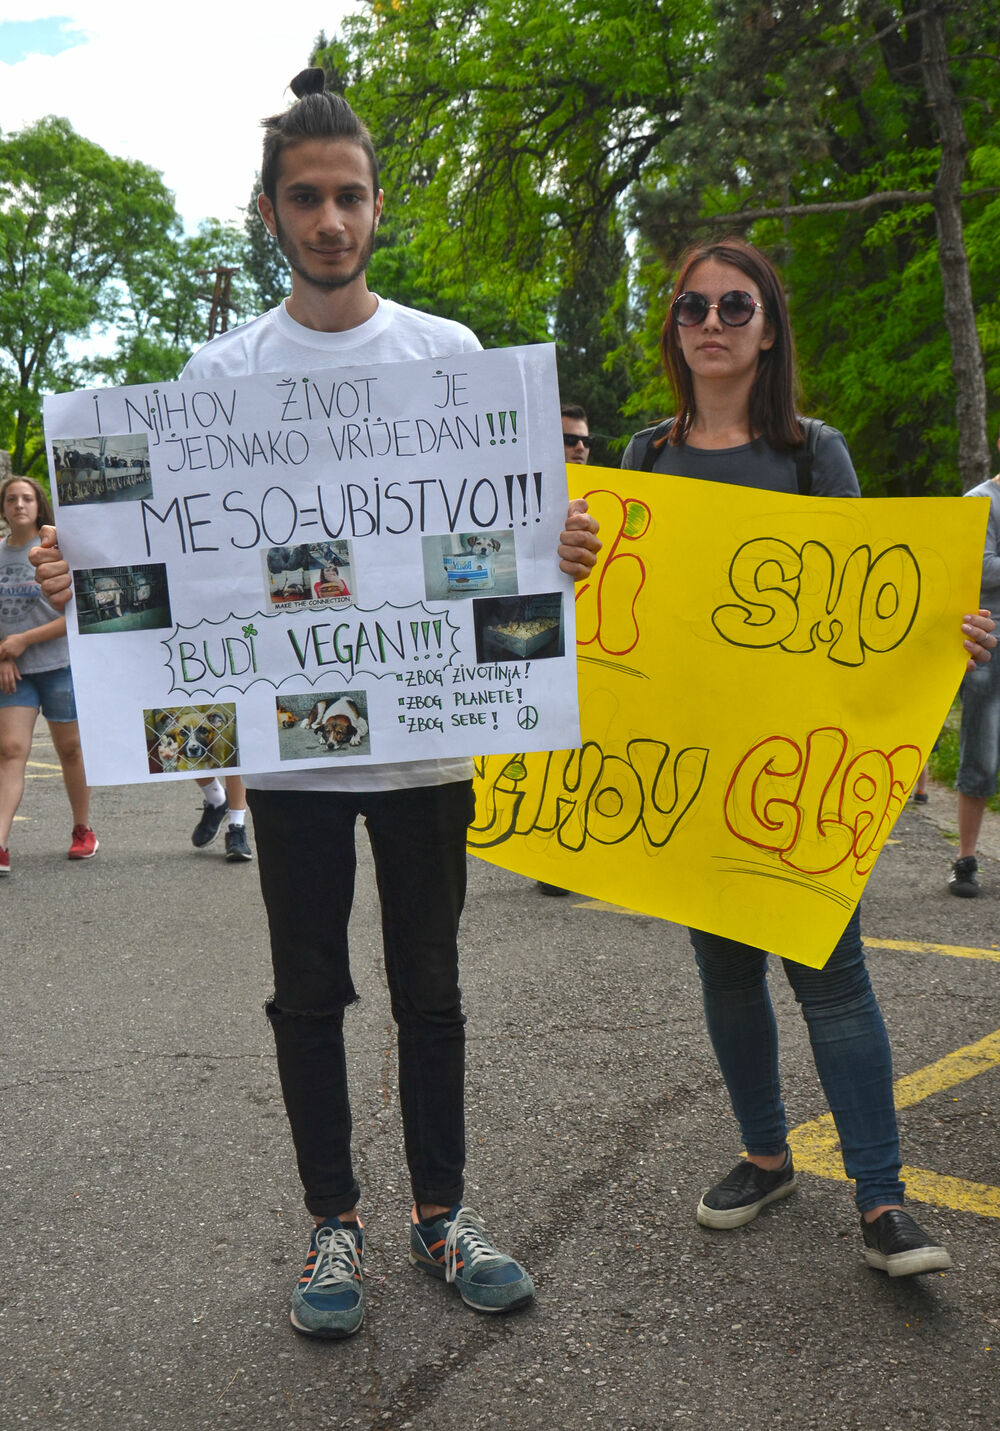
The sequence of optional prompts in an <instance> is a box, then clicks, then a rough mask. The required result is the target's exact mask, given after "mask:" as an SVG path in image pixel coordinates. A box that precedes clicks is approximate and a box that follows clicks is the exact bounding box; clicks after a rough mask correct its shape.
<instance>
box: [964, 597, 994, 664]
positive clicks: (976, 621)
mask: <svg viewBox="0 0 1000 1431" xmlns="http://www.w3.org/2000/svg"><path fill="white" fill-rule="evenodd" d="M995 625H996V622H995V621H994V620H993V617H992V616H991V615H990V613H989V612H988V611H986V610H979V611H976V612H973V613H972V614H971V615H969V616H966V617H965V618H964V619H963V621H962V635H963V636H964V638H965V639H964V641H963V642H962V645H963V646H964V647H965V649H966V650H967V651H968V653H969V660H968V663H967V665H966V668H965V669H966V670H967V671H974V670H975V669H976V667H977V666H985V664H986V662H987V661H988V660H989V659H990V658H991V656H992V655H993V652H994V651H995V650H996V648H997V638H996V637H995V636H994V635H992V634H991V633H992V631H993V628H994V626H995Z"/></svg>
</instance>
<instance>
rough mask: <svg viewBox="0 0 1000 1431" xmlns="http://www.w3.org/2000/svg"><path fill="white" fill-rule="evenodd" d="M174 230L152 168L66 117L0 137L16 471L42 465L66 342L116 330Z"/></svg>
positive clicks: (7, 421)
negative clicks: (47, 408) (119, 155)
mask: <svg viewBox="0 0 1000 1431" xmlns="http://www.w3.org/2000/svg"><path fill="white" fill-rule="evenodd" d="M179 229H180V226H179V221H178V218H177V214H176V211H175V209H174V204H173V199H172V196H171V194H170V193H169V191H168V190H167V189H166V188H165V187H164V185H163V181H162V179H161V178H160V175H159V174H158V173H157V172H156V171H155V170H153V169H151V168H149V167H148V166H147V165H145V164H140V163H136V162H134V161H131V160H125V159H116V158H113V157H112V156H111V155H109V154H107V153H105V151H104V150H103V149H101V148H100V147H99V146H98V145H96V144H92V143H91V142H90V141H89V140H86V139H83V138H82V137H81V136H80V135H78V134H77V133H76V132H75V131H74V130H73V128H72V127H71V125H70V124H69V123H68V122H67V121H66V120H65V119H57V118H52V117H49V118H46V119H42V120H39V121H38V122H37V123H35V124H32V125H30V126H29V127H28V128H26V129H24V130H22V131H21V132H19V133H16V134H8V135H2V136H0V442H2V443H3V444H5V445H6V446H7V447H9V449H10V451H11V456H12V459H13V466H14V471H15V472H23V473H27V472H30V471H31V470H32V469H33V468H35V467H37V466H38V465H39V464H40V462H41V460H42V456H43V444H42V439H41V431H40V426H39V420H40V413H41V395H42V393H43V392H45V391H56V390H58V389H60V388H67V387H73V386H78V385H79V382H78V379H79V377H80V375H81V373H82V372H83V371H84V370H85V366H86V362H85V359H83V358H78V357H73V356H71V355H70V354H71V350H70V346H69V345H70V344H71V343H73V342H74V340H75V341H76V344H77V345H82V343H83V341H84V340H85V339H86V338H87V337H88V335H90V334H92V333H93V332H94V331H95V330H97V329H99V328H101V327H102V326H107V325H110V324H112V323H113V322H115V321H116V319H117V317H118V316H119V314H120V313H121V311H122V307H123V295H124V294H125V293H126V292H127V291H128V290H129V289H130V287H131V288H132V289H133V290H137V288H138V286H139V284H140V283H141V275H142V273H143V271H144V270H145V269H146V268H147V267H148V266H149V265H150V263H151V262H152V261H159V260H160V259H161V257H162V256H163V255H164V254H165V253H166V254H170V253H172V252H173V251H174V249H175V247H176V243H177V238H178V234H179Z"/></svg>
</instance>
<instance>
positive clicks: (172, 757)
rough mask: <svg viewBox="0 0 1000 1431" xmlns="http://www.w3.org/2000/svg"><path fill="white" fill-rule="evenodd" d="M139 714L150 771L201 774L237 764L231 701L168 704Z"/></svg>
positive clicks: (234, 725) (234, 711)
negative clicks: (203, 704)
mask: <svg viewBox="0 0 1000 1431" xmlns="http://www.w3.org/2000/svg"><path fill="white" fill-rule="evenodd" d="M142 716H143V725H144V727H145V735H146V755H147V760H148V763H149V773H150V775H176V774H183V773H187V772H189V771H193V772H194V773H195V774H198V775H200V774H203V773H204V772H206V771H209V770H224V769H227V768H228V767H231V766H234V765H238V764H239V742H238V740H237V734H236V707H235V706H234V705H230V704H228V703H226V702H223V701H216V702H215V703H214V704H212V705H207V706H169V707H163V708H157V709H153V710H147V711H143V713H142Z"/></svg>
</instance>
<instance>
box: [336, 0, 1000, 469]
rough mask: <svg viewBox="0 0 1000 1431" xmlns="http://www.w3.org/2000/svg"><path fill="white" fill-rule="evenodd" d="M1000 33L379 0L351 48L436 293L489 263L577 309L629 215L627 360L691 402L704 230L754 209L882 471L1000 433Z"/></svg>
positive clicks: (963, 20) (362, 104)
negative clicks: (667, 353)
mask: <svg viewBox="0 0 1000 1431" xmlns="http://www.w3.org/2000/svg"><path fill="white" fill-rule="evenodd" d="M997 48H998V47H997V9H996V0H954V3H952V4H950V5H948V6H945V5H944V4H942V3H941V0H928V3H927V4H925V5H924V6H923V7H922V8H919V9H914V11H913V12H912V13H910V12H907V11H906V9H905V7H903V6H901V5H898V4H892V3H887V0H799V3H796V4H794V5H791V4H785V3H781V0H716V3H714V4H713V3H681V0H602V4H601V5H600V6H596V5H594V4H593V0H553V4H551V5H550V6H548V7H545V8H544V9H541V10H540V9H539V8H538V7H537V6H536V5H534V4H531V3H529V0H512V3H511V0H507V3H504V4H500V3H498V0H408V3H407V4H406V5H405V6H404V5H398V4H395V3H392V0H373V3H370V4H367V5H365V6H363V7H362V8H361V9H360V10H359V11H357V12H355V14H354V15H353V16H352V18H350V19H349V20H348V21H347V22H346V23H345V27H344V34H343V36H342V38H341V39H340V40H339V41H337V42H335V43H334V44H333V45H332V46H330V47H328V52H329V55H330V59H331V67H332V68H334V69H335V70H336V72H337V74H338V76H340V78H341V81H342V83H343V84H344V86H345V90H346V93H347V95H348V98H349V99H350V100H351V102H352V103H353V104H354V105H355V107H356V108H357V109H358V110H359V112H360V113H361V114H363V115H364V116H365V118H366V119H367V120H368V122H369V123H370V124H371V126H372V128H373V131H374V134H375V137H376V140H377V142H378V143H379V145H380V153H381V156H382V159H383V162H384V164H385V169H386V185H387V189H389V191H390V194H391V195H392V198H393V203H394V204H396V203H398V200H397V197H396V196H397V195H398V194H402V195H403V196H404V198H403V208H404V209H405V212H406V225H405V226H406V233H407V239H408V252H407V254H406V262H407V265H408V266H409V269H410V271H411V272H414V273H416V274H418V275H419V280H420V283H421V284H422V286H423V287H424V288H425V289H426V290H427V291H428V292H429V293H438V292H442V291H444V292H447V293H449V294H453V295H456V296H460V295H461V294H462V292H463V289H464V290H466V291H472V289H473V287H474V288H475V290H476V291H477V293H478V294H479V295H481V296H482V297H483V298H484V299H486V298H488V299H490V300H492V302H493V303H494V304H495V305H499V306H501V307H504V306H505V307H506V309H507V310H508V312H510V313H511V314H512V315H513V316H514V317H515V318H521V317H522V315H523V321H521V323H520V327H521V328H522V329H523V330H524V331H527V332H534V333H538V330H539V329H542V330H543V331H544V333H546V334H549V335H551V334H552V333H553V331H554V328H555V320H556V316H557V314H558V312H559V299H560V294H564V293H566V292H579V283H580V281H581V280H583V281H585V278H586V274H585V262H586V256H589V255H592V254H593V253H594V252H596V251H597V248H598V246H599V239H600V235H602V234H606V233H608V232H609V231H613V230H614V229H615V228H616V227H617V228H618V229H619V231H621V232H622V233H624V234H626V235H627V236H628V242H629V253H630V255H631V257H626V258H623V260H622V270H621V273H620V275H619V280H618V282H617V284H610V285H607V286H605V285H604V283H603V280H602V283H601V285H600V286H601V287H602V289H603V290H604V291H605V292H606V294H607V295H608V296H607V306H606V308H605V311H604V314H603V316H602V319H601V328H602V331H603V334H604V339H603V341H604V342H605V343H606V345H607V347H606V350H605V355H604V359H603V363H602V364H601V367H602V369H603V370H604V371H605V372H606V371H607V370H608V369H609V368H610V369H611V371H612V372H614V371H615V364H616V362H618V363H619V364H620V365H621V368H622V370H623V371H624V372H625V373H627V374H628V375H629V377H630V379H631V380H632V382H633V383H634V387H635V391H634V393H633V395H632V397H631V398H630V399H629V400H628V402H627V403H626V404H625V405H624V406H625V410H626V412H627V413H628V415H629V416H630V417H631V418H632V419H633V421H632V424H631V425H633V426H634V425H636V421H635V420H636V419H640V420H645V419H646V418H648V417H652V416H656V415H658V414H659V413H661V412H662V411H663V408H664V405H665V402H666V394H665V392H664V389H663V384H662V379H661V378H660V376H659V373H658V362H657V357H656V337H657V335H658V330H659V326H660V322H661V321H662V314H663V308H664V301H665V296H666V289H667V285H668V278H669V272H670V270H671V268H672V265H673V263H674V262H675V260H676V257H677V254H678V252H679V250H680V249H681V248H682V247H683V246H684V245H685V244H686V243H687V242H688V241H690V240H691V239H692V238H693V237H701V236H705V235H707V234H711V233H720V232H724V231H725V230H726V229H738V230H741V231H743V232H746V233H748V235H749V236H750V237H752V238H754V239H755V240H756V241H758V242H760V243H762V244H763V245H764V246H766V247H769V248H771V249H772V250H773V251H774V252H775V254H776V256H777V257H778V258H779V259H780V260H781V262H782V264H783V267H784V269H785V272H786V276H787V278H788V280H789V286H790V289H791V296H792V303H793V313H794V317H795V322H796V328H797V332H798V334H799V337H800V344H801V351H802V355H803V358H804V360H805V361H804V365H803V366H804V371H805V386H806V391H807V393H808V394H809V395H810V397H811V398H812V399H814V400H815V403H816V404H819V405H820V406H821V410H822V411H823V413H824V416H827V417H828V418H829V419H830V420H832V421H835V422H837V423H838V425H840V426H842V427H844V429H845V431H847V433H848V437H849V439H850V440H851V441H852V444H853V446H854V449H855V456H856V458H857V460H858V464H859V468H860V470H861V475H862V479H863V481H865V483H866V485H867V486H869V487H870V488H875V489H878V488H883V489H885V490H893V491H900V490H909V491H923V490H928V489H930V490H942V489H945V488H947V487H948V486H949V485H951V486H952V488H953V487H954V484H955V481H956V476H955V474H956V471H957V469H958V467H959V466H961V468H962V472H963V476H964V478H965V481H966V484H967V485H968V483H969V482H971V481H973V480H976V479H977V478H978V476H979V475H980V473H981V472H982V464H983V462H984V460H985V453H986V447H985V421H984V418H985V413H986V403H985V397H984V392H983V382H982V376H981V371H982V370H981V363H982V356H981V348H985V350H986V360H987V365H988V367H987V371H988V372H989V371H990V367H989V365H990V363H991V362H995V358H994V357H993V354H994V353H995V351H996V334H997V329H998V328H1000V324H998V322H997V320H996V318H995V317H994V312H995V307H994V305H995V300H994V299H993V297H992V295H993V293H995V292H996V290H997V279H998V277H1000V272H998V269H1000V256H998V255H997V252H996V246H995V244H993V243H990V242H988V241H987V233H988V231H989V229H992V232H994V233H995V218H996V212H995V209H994V204H995V197H994V195H993V194H990V193H986V192H979V191H980V190H985V189H989V188H990V185H991V177H990V176H991V175H993V174H994V172H995V170H996V168H997V155H998V154H1000V133H998V131H997V122H998V121H997V112H996V110H997V100H998V97H1000V67H998V64H997V59H998V54H997ZM984 225H986V226H987V227H983V226H984ZM966 255H968V260H969V262H968V265H967V277H963V274H962V267H963V263H964V262H965V258H966ZM581 260H583V261H581ZM625 294H627V295H628V300H630V302H631V314H633V315H635V314H638V315H639V320H638V321H635V319H634V318H633V319H632V321H631V326H632V329H633V332H634V337H633V339H632V340H631V341H627V342H624V343H620V344H619V346H618V348H617V349H616V348H615V333H616V328H617V329H618V330H619V331H620V327H621V323H622V321H623V320H624V321H628V320H629V316H630V310H629V306H628V301H627V300H626V298H625V296H624V295H625ZM488 306H489V305H487V307H488ZM977 323H978V330H979V331H978V335H977V331H976V330H977ZM880 324H881V326H880ZM473 325H474V326H479V325H478V324H477V323H476V322H475V320H474V319H473ZM977 362H978V364H979V367H978V368H977ZM901 366H905V370H906V371H905V373H903V374H902V377H903V381H901V380H900V379H901V372H900V369H901Z"/></svg>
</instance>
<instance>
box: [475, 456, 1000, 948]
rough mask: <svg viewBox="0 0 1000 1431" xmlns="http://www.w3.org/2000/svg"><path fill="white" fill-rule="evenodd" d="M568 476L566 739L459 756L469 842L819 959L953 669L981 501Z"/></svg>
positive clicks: (976, 568)
mask: <svg viewBox="0 0 1000 1431" xmlns="http://www.w3.org/2000/svg"><path fill="white" fill-rule="evenodd" d="M573 475H574V476H576V474H573ZM577 481H578V482H579V484H580V491H579V493H574V495H586V496H587V498H588V501H589V503H590V507H591V510H592V511H593V512H594V514H595V515H596V516H597V517H598V519H599V521H600V523H601V533H602V539H603V542H604V546H603V549H602V552H601V554H600V558H599V561H598V565H597V567H596V568H595V570H594V572H593V574H592V576H591V578H590V579H589V580H588V581H587V582H586V583H584V584H581V586H580V588H579V590H578V594H577V602H576V608H577V633H578V643H579V644H578V652H579V657H580V703H581V725H582V735H583V747H582V749H580V750H561V751H555V752H550V753H547V754H537V753H527V752H526V751H524V752H522V753H521V754H519V755H517V756H515V757H513V758H509V759H508V758H504V757H502V756H499V755H491V756H488V757H484V758H483V759H481V760H480V761H479V762H477V771H478V778H477V796H478V800H477V817H476V823H475V825H474V826H473V829H472V831H471V832H470V846H471V848H472V849H474V850H475V852H476V853H477V854H479V855H481V856H482V857H483V858H484V859H488V860H492V861H493V862H495V863H498V864H502V865H505V866H507V867H508V868H510V869H515V870H519V871H520V872H521V873H523V874H530V875H533V876H535V877H536V878H540V879H543V880H545V881H548V882H550V883H552V884H557V885H562V886H563V887H565V888H569V889H572V890H577V891H580V892H582V893H587V894H591V895H594V896H596V897H599V898H601V899H606V900H609V901H612V902H614V903H617V904H621V905H625V906H627V907H629V908H631V909H636V910H642V911H645V912H647V913H650V914H656V915H661V916H663V917H665V918H668V919H673V920H677V921H679V922H681V923H685V924H689V925H692V926H694V927H696V928H701V929H707V930H711V931H713V932H715V933H718V934H722V935H725V936H728V937H732V938H735V939H739V940H741V941H743V942H746V943H750V944H754V945H757V946H760V947H763V948H766V949H770V950H773V951H774V952H776V953H780V954H783V955H786V956H788V957H791V958H794V959H799V960H801V961H803V962H805V963H809V964H814V965H822V964H823V963H824V962H825V961H826V959H827V957H828V956H829V954H830V951H831V949H832V948H833V945H834V943H835V942H836V940H837V938H838V936H839V935H840V933H841V932H842V930H843V928H844V926H845V924H846V923H847V919H848V917H849V915H850V913H851V910H852V909H853V907H854V905H855V904H856V903H857V901H858V899H859V898H860V896H861V892H862V890H863V888H864V884H865V881H866V879H867V877H868V875H869V874H870V872H871V870H872V867H873V866H874V863H875V860H876V858H877V856H878V852H879V850H880V849H881V847H882V845H883V843H884V841H885V839H886V836H887V835H888V834H889V831H890V830H891V829H892V826H893V823H894V821H895V819H896V817H897V815H898V814H899V811H900V810H901V809H902V806H903V804H904V802H905V800H906V798H907V796H908V794H909V792H910V790H911V789H912V787H913V785H914V783H915V782H916V779H917V776H918V775H919V773H920V770H921V768H922V766H923V764H924V761H925V760H926V757H927V755H928V753H929V751H930V748H931V746H932V745H933V743H934V740H935V739H936V737H937V734H938V732H939V730H940V728H941V725H942V722H943V719H944V716H945V714H946V712H947V710H948V707H949V705H950V703H951V701H952V698H953V697H954V694H955V689H956V687H957V685H958V682H959V680H960V679H961V675H962V672H963V670H964V666H965V660H966V655H965V652H964V650H963V648H962V644H961V633H960V625H961V618H962V616H963V614H964V613H965V612H967V611H972V610H975V609H976V608H977V606H978V591H979V577H980V569H981V563H982V549H983V531H984V526H985V520H986V503H985V502H975V501H967V500H965V499H921V500H919V501H896V500H892V501H875V500H871V501H869V500H861V499H857V500H833V499H829V498H800V497H794V498H792V497H782V496H777V495H775V494H773V493H762V492H754V491H751V490H748V489H743V488H733V487H730V486H721V485H717V484H714V483H710V482H699V481H694V480H684V479H682V478H675V477H645V476H641V475H639V474H636V473H631V472H611V471H602V470H597V469H590V470H589V471H587V472H586V473H584V474H583V478H582V479H580V478H577Z"/></svg>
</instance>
